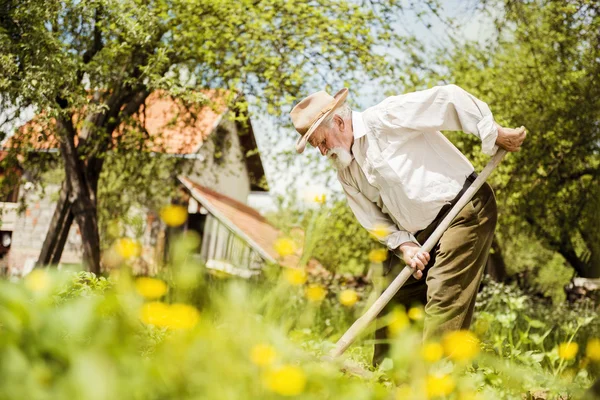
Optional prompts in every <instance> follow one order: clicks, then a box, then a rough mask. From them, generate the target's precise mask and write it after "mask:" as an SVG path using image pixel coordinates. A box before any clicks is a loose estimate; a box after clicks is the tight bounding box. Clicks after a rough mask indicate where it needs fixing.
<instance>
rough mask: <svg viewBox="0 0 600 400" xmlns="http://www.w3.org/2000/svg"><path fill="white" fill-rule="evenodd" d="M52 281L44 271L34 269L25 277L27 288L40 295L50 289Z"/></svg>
mask: <svg viewBox="0 0 600 400" xmlns="http://www.w3.org/2000/svg"><path fill="white" fill-rule="evenodd" d="M50 283H51V279H50V276H49V275H48V272H46V271H45V270H43V269H39V268H37V269H34V270H33V271H31V272H30V273H29V274H28V275H27V276H26V277H25V287H26V288H27V289H29V290H31V291H32V292H36V293H40V292H44V291H46V290H47V289H48V288H49V287H50Z"/></svg>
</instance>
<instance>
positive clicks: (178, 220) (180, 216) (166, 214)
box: [160, 204, 188, 226]
mask: <svg viewBox="0 0 600 400" xmlns="http://www.w3.org/2000/svg"><path fill="white" fill-rule="evenodd" d="M187 216H188V213H187V210H186V209H185V207H182V206H178V205H175V204H169V205H168V206H165V207H163V208H162V209H161V210H160V219H162V220H163V221H164V222H165V224H167V225H168V226H180V225H183V223H184V222H185V220H186V219H187Z"/></svg>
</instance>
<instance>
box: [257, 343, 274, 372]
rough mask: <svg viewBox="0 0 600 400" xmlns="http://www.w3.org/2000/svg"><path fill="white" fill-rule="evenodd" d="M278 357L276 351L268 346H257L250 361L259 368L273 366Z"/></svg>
mask: <svg viewBox="0 0 600 400" xmlns="http://www.w3.org/2000/svg"><path fill="white" fill-rule="evenodd" d="M276 356H277V353H276V352H275V349H274V348H273V346H269V345H268V344H257V345H256V346H254V347H252V350H250V360H252V362H253V363H254V364H256V365H258V366H259V367H264V366H267V365H271V364H273V361H275V357H276Z"/></svg>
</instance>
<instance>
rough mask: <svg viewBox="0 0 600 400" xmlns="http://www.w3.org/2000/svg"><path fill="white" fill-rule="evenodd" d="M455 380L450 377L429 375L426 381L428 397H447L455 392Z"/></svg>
mask: <svg viewBox="0 0 600 400" xmlns="http://www.w3.org/2000/svg"><path fill="white" fill-rule="evenodd" d="M455 386H456V385H455V383H454V379H452V377H451V376H450V375H429V376H427V379H426V381H425V387H426V390H427V396H428V397H439V396H447V395H449V394H450V393H452V391H453V390H454V387H455Z"/></svg>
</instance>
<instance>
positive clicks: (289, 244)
mask: <svg viewBox="0 0 600 400" xmlns="http://www.w3.org/2000/svg"><path fill="white" fill-rule="evenodd" d="M273 247H274V248H275V251H276V252H277V254H279V255H280V256H281V257H285V256H289V255H291V254H294V253H295V252H296V244H295V243H294V241H293V240H292V239H289V238H279V239H277V240H276V241H275V244H274V246H273Z"/></svg>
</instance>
